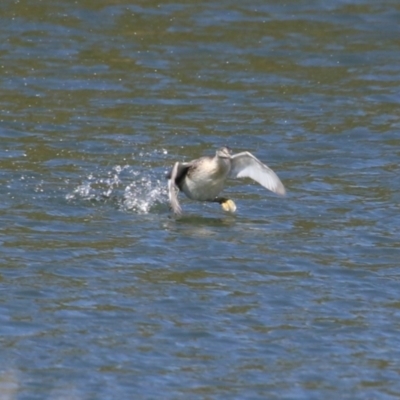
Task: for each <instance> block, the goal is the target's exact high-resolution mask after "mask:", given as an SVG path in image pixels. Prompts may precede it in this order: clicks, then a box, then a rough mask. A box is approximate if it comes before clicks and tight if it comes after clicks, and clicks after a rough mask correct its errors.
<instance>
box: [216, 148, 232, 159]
mask: <svg viewBox="0 0 400 400" xmlns="http://www.w3.org/2000/svg"><path fill="white" fill-rule="evenodd" d="M231 154H232V151H231V149H230V148H229V147H221V148H220V149H218V150H217V153H216V155H217V157H220V158H231Z"/></svg>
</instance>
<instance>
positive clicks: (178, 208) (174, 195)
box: [168, 162, 182, 215]
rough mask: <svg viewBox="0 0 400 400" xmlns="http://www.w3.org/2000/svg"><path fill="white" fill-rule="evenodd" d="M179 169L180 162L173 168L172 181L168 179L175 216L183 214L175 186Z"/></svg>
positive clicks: (170, 199)
mask: <svg viewBox="0 0 400 400" xmlns="http://www.w3.org/2000/svg"><path fill="white" fill-rule="evenodd" d="M178 167H179V162H176V163H175V165H174V167H173V168H172V171H171V177H170V179H168V197H169V202H170V204H171V208H172V210H173V211H174V213H175V214H177V215H180V214H182V209H181V206H180V205H179V200H178V193H177V191H178V188H177V187H176V185H175V179H176V175H177V173H178Z"/></svg>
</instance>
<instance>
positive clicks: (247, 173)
mask: <svg viewBox="0 0 400 400" xmlns="http://www.w3.org/2000/svg"><path fill="white" fill-rule="evenodd" d="M229 177H230V178H251V179H253V180H255V181H256V182H258V183H259V184H260V185H262V186H264V187H265V188H266V189H268V190H271V191H272V192H274V193H277V194H280V195H282V196H283V195H284V194H285V193H286V190H285V187H284V186H283V184H282V182H281V181H280V179H279V178H278V176H277V175H276V174H275V172H274V171H272V169H271V168H269V167H267V166H266V165H264V164H263V163H262V162H261V161H260V160H258V159H257V158H256V157H254V156H253V154H251V153H249V152H247V151H244V152H243V153H238V154H234V155H232V157H231V170H230V173H229Z"/></svg>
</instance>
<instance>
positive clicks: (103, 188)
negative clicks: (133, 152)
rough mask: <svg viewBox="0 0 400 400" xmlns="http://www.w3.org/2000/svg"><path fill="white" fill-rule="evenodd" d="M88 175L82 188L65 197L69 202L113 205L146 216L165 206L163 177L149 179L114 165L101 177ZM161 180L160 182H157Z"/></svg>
mask: <svg viewBox="0 0 400 400" xmlns="http://www.w3.org/2000/svg"><path fill="white" fill-rule="evenodd" d="M98 175H101V176H96V175H95V174H93V173H91V174H89V175H88V176H87V177H86V178H85V179H84V180H83V182H82V183H81V184H79V185H78V186H77V187H76V188H75V189H73V191H72V192H71V193H68V194H67V195H66V199H67V200H68V201H79V200H83V201H90V202H108V201H112V202H113V203H115V204H117V207H118V208H120V209H121V210H124V211H134V212H136V213H138V214H148V213H149V212H150V210H151V209H152V208H153V207H154V206H156V205H158V204H166V202H167V198H168V194H167V182H166V180H164V179H162V178H163V177H164V173H163V172H162V173H160V174H159V175H157V178H155V177H154V176H152V175H151V174H150V173H149V172H148V171H145V172H143V171H138V170H135V169H134V168H133V167H131V166H129V165H125V166H123V167H122V166H120V165H116V166H114V167H112V168H111V170H109V171H105V173H103V174H98ZM160 177H161V179H160Z"/></svg>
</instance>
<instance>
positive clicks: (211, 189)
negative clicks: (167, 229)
mask: <svg viewBox="0 0 400 400" xmlns="http://www.w3.org/2000/svg"><path fill="white" fill-rule="evenodd" d="M166 177H167V179H168V195H169V202H170V206H171V209H172V211H173V212H174V214H176V215H181V214H182V208H181V206H180V204H179V200H178V193H179V191H181V192H183V193H185V195H186V196H187V197H188V198H189V199H192V200H197V201H207V202H215V203H219V204H220V205H221V207H222V208H223V210H225V211H228V212H235V211H236V205H235V203H234V202H233V200H231V199H228V198H225V197H219V194H220V193H221V191H222V190H223V188H224V186H225V182H226V180H227V179H228V178H246V177H248V178H251V179H253V180H254V181H256V182H258V183H259V184H260V185H261V186H264V187H265V188H266V189H268V190H270V191H272V192H274V193H277V194H279V195H281V196H284V195H285V193H286V190H285V187H284V186H283V184H282V182H281V181H280V179H279V178H278V176H277V175H276V173H275V172H274V171H273V170H272V169H271V168H269V167H267V166H266V165H265V164H263V163H262V162H261V161H260V160H258V159H257V158H256V157H255V156H253V154H251V153H249V152H248V151H243V152H241V153H237V154H232V151H231V149H230V148H229V147H226V146H225V147H221V148H220V149H218V150H217V151H216V153H215V156H214V157H209V156H205V157H200V158H198V159H196V160H192V161H189V162H179V161H177V162H176V163H175V164H174V166H173V167H172V169H171V170H170V171H169V172H168V173H167V176H166Z"/></svg>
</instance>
